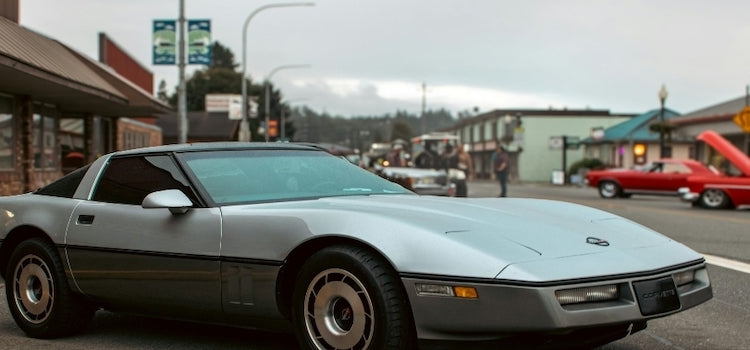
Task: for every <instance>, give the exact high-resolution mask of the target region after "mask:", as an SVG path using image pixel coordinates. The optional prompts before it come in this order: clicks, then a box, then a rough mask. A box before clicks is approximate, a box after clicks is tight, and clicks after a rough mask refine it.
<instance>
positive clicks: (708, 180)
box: [679, 130, 750, 209]
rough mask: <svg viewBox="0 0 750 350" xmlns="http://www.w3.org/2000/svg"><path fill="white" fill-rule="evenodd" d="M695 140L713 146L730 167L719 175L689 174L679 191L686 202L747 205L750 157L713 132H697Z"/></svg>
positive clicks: (717, 206)
mask: <svg viewBox="0 0 750 350" xmlns="http://www.w3.org/2000/svg"><path fill="white" fill-rule="evenodd" d="M698 140H701V141H703V142H705V143H706V144H707V145H709V146H711V147H713V148H714V149H715V150H716V152H718V153H719V154H721V155H722V156H723V157H724V158H725V159H726V160H727V161H729V163H727V164H728V165H729V164H731V165H732V166H731V167H729V169H727V170H726V171H725V174H722V175H721V176H704V175H700V174H696V175H693V176H689V177H688V179H687V185H686V187H684V188H681V189H680V190H679V191H680V193H681V194H682V199H683V200H685V201H689V202H693V203H696V204H700V205H701V206H702V207H705V208H711V209H721V208H736V207H741V206H750V158H748V156H747V155H745V154H744V153H743V152H742V151H740V150H739V149H738V148H737V147H735V146H734V145H733V144H732V143H730V142H729V141H727V140H726V139H725V138H723V137H722V136H721V135H719V134H717V133H716V132H714V131H711V130H707V131H704V132H702V133H701V134H700V135H698Z"/></svg>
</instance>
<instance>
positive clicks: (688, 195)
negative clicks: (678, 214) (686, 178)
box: [677, 187, 701, 202]
mask: <svg viewBox="0 0 750 350" xmlns="http://www.w3.org/2000/svg"><path fill="white" fill-rule="evenodd" d="M677 193H678V194H679V196H680V199H681V200H682V201H683V202H695V201H697V200H698V198H700V196H701V195H700V193H695V192H690V188H688V187H680V188H679V189H677Z"/></svg>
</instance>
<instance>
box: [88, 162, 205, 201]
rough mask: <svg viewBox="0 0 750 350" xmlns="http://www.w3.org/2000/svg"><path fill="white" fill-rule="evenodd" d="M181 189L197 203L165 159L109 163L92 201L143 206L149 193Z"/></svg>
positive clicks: (174, 166) (179, 175) (183, 179)
mask: <svg viewBox="0 0 750 350" xmlns="http://www.w3.org/2000/svg"><path fill="white" fill-rule="evenodd" d="M169 189H178V190H181V191H182V192H183V193H185V195H187V196H188V198H190V199H191V200H192V201H193V203H194V204H195V203H197V200H196V198H195V195H194V194H193V191H192V190H191V189H190V186H189V183H188V181H187V179H185V177H184V175H183V174H182V172H181V171H180V169H179V168H177V166H176V165H175V163H174V161H173V160H172V158H170V157H169V156H165V155H160V156H145V157H126V158H115V159H112V160H110V162H109V164H108V165H107V168H106V169H105V170H104V174H102V177H101V179H100V180H99V183H98V184H97V186H96V190H95V191H94V196H93V198H92V199H93V200H95V201H100V202H108V203H120V204H133V205H141V203H142V202H143V198H145V197H146V196H147V195H148V194H149V193H151V192H155V191H161V190H169Z"/></svg>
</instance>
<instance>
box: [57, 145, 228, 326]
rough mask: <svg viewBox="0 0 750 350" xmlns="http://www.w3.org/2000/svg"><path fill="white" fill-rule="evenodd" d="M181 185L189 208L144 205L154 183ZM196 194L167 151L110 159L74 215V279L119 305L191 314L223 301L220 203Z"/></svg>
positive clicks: (70, 243)
mask: <svg viewBox="0 0 750 350" xmlns="http://www.w3.org/2000/svg"><path fill="white" fill-rule="evenodd" d="M165 189H179V190H182V191H183V193H185V194H186V195H188V197H189V198H191V199H192V200H193V202H194V204H195V205H194V207H193V208H191V209H190V210H189V211H188V212H187V213H184V214H172V213H171V212H170V211H169V210H168V209H165V208H159V209H145V208H143V207H141V205H140V204H141V202H142V200H143V198H144V197H145V196H146V195H147V194H149V193H151V192H154V191H159V190H165ZM197 204H198V199H197V197H196V196H195V194H194V192H193V191H192V190H191V188H190V186H189V184H188V181H187V180H186V179H185V177H184V176H183V174H182V173H181V171H180V170H179V168H178V167H177V166H176V165H175V163H174V161H173V160H172V159H171V157H169V156H167V155H155V156H137V157H126V158H114V159H111V160H110V162H109V164H108V165H107V166H106V168H105V170H104V172H103V173H102V175H101V177H100V180H99V181H98V183H97V185H96V188H95V189H94V191H93V193H92V195H91V200H88V201H83V202H81V204H79V205H78V206H77V207H76V208H75V210H74V211H73V214H72V216H71V220H70V224H69V227H68V230H67V237H66V243H67V245H66V247H67V248H66V249H67V256H68V260H69V264H70V268H71V274H72V277H73V279H74V283H75V284H76V286H77V287H78V288H80V290H81V291H82V292H83V293H85V294H86V295H88V296H90V297H92V298H94V299H96V300H98V301H100V302H101V303H103V304H105V305H108V306H111V307H113V308H126V309H128V310H130V311H138V310H146V311H148V312H154V311H155V310H161V312H165V313H167V314H170V315H176V316H189V315H194V314H195V313H196V312H217V311H220V309H221V285H220V272H219V267H220V264H219V246H220V237H221V217H220V211H219V209H218V208H201V207H196V206H197Z"/></svg>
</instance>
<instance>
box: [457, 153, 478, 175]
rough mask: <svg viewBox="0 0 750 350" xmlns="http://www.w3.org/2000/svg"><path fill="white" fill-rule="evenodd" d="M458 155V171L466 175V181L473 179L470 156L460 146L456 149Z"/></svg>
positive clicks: (472, 166)
mask: <svg viewBox="0 0 750 350" xmlns="http://www.w3.org/2000/svg"><path fill="white" fill-rule="evenodd" d="M456 151H457V153H456V154H457V155H458V169H460V170H462V171H463V172H464V173H465V174H466V180H473V179H474V163H473V162H472V161H471V155H469V153H468V152H466V150H464V147H463V146H462V145H459V146H458V148H457V149H456Z"/></svg>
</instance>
